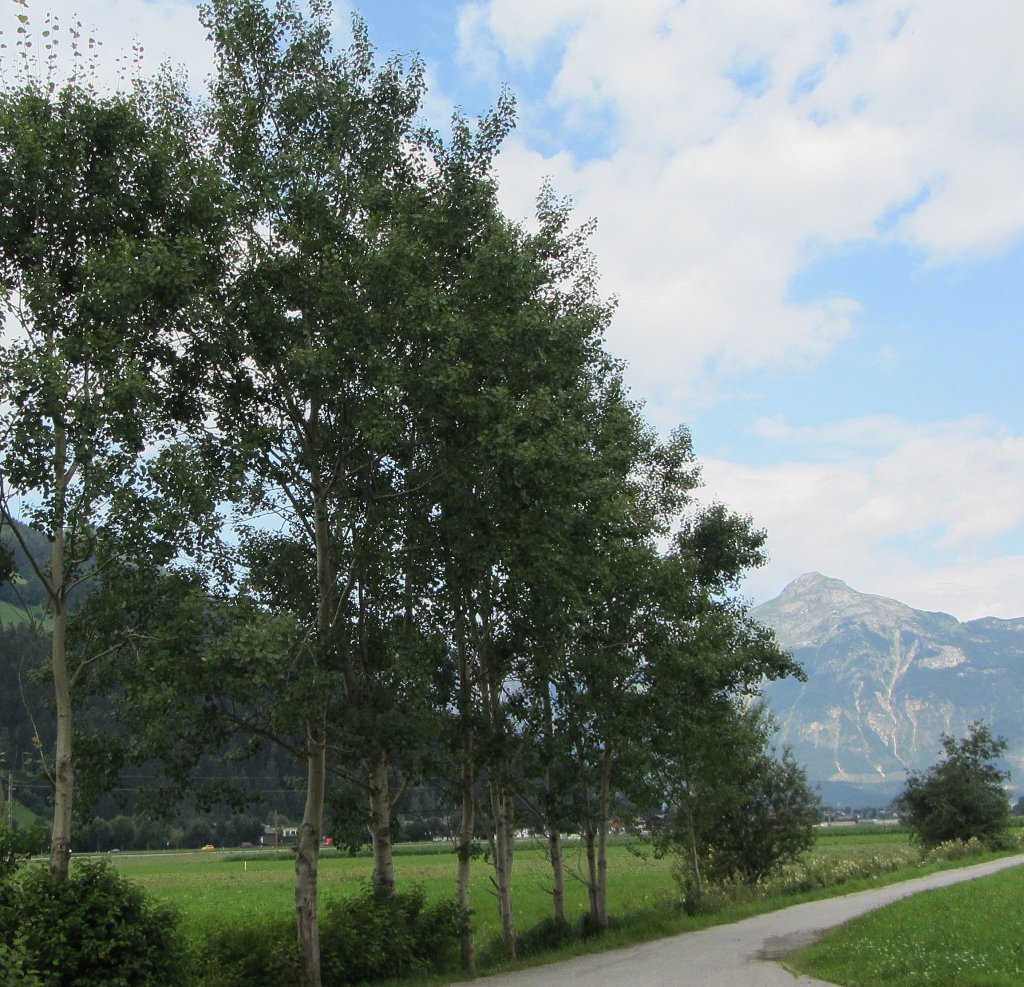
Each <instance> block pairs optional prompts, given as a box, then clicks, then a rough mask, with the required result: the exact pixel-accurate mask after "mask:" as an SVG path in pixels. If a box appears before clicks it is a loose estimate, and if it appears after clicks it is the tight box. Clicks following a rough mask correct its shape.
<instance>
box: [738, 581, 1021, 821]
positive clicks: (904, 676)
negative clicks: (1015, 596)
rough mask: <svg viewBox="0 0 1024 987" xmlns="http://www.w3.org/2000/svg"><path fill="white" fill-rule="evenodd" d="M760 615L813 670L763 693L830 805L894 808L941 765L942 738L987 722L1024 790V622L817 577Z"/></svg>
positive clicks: (785, 594)
mask: <svg viewBox="0 0 1024 987" xmlns="http://www.w3.org/2000/svg"><path fill="white" fill-rule="evenodd" d="M753 613H754V616H755V617H756V618H757V619H758V620H760V621H761V622H762V623H764V624H766V625H768V626H769V627H772V628H773V629H774V630H775V632H776V634H777V636H778V639H779V641H780V643H781V644H782V645H783V647H785V648H786V649H787V650H789V651H791V652H792V654H793V656H794V657H795V658H796V659H797V660H798V661H799V662H800V663H801V664H802V665H803V667H804V670H805V671H806V672H807V676H808V681H807V682H806V683H799V682H792V681H787V682H778V683H771V684H770V685H769V686H768V688H767V689H766V695H767V697H768V701H769V704H770V705H771V707H772V709H773V710H774V712H775V714H776V716H777V718H778V721H779V725H780V728H781V740H782V742H784V743H787V744H790V745H791V746H792V747H793V750H794V753H795V754H796V755H797V757H798V758H799V759H800V760H801V761H802V762H803V763H804V764H805V765H806V766H807V769H808V773H809V775H810V777H811V778H812V779H813V780H815V781H818V782H820V783H822V788H823V792H824V793H825V795H826V798H827V799H829V800H831V801H845V802H847V803H849V804H869V803H870V804H879V803H881V802H884V801H887V800H888V798H890V797H891V796H892V795H893V794H895V793H896V792H898V791H899V789H900V788H901V787H902V785H903V782H904V780H905V778H906V774H907V771H908V770H920V769H922V768H926V767H927V766H928V765H930V764H932V763H934V762H935V760H936V759H937V757H938V755H939V751H940V738H941V735H942V733H943V732H946V733H952V734H954V735H958V736H959V735H963V734H964V733H965V732H966V730H967V727H968V725H969V724H970V723H971V722H972V721H973V720H979V719H980V720H985V721H986V722H987V723H988V724H989V725H990V726H991V727H992V729H993V730H994V731H995V732H996V733H998V734H1002V735H1003V736H1005V737H1006V738H1007V740H1008V741H1009V742H1010V751H1009V756H1008V758H1007V766H1008V767H1009V768H1010V770H1011V771H1012V773H1013V784H1014V786H1015V787H1017V788H1022V789H1024V618H1017V619H1014V620H999V619H996V618H994V617H987V618H984V619H981V620H972V621H968V622H966V623H961V622H960V621H958V620H957V619H956V618H955V617H951V616H950V615H949V614H944V613H930V612H927V611H923V610H914V609H913V608H911V607H908V606H907V605H906V604H903V603H899V602H897V601H896V600H890V599H887V598H885V597H881V596H870V595H868V594H865V593H858V592H857V591H855V590H853V589H851V588H850V587H849V586H847V585H846V584H845V583H844V582H842V581H841V580H838V579H830V578H828V577H826V576H822V575H820V574H819V573H810V574H808V575H805V576H801V577H800V578H799V579H797V580H796V581H795V582H793V583H791V584H790V585H789V586H787V587H786V588H785V589H784V590H783V591H782V593H781V594H780V595H779V596H778V597H776V599H774V600H771V601H770V602H768V603H765V604H763V605H762V606H760V607H756V608H755V609H754V611H753ZM844 796H845V797H844Z"/></svg>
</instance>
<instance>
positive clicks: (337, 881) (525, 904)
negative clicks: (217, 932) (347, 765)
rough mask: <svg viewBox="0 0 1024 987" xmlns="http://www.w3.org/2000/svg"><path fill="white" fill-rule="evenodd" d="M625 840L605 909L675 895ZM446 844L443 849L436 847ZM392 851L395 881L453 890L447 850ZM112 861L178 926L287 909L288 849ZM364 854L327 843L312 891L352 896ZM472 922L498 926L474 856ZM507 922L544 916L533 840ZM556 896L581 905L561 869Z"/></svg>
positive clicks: (615, 852) (518, 867) (545, 902)
mask: <svg viewBox="0 0 1024 987" xmlns="http://www.w3.org/2000/svg"><path fill="white" fill-rule="evenodd" d="M632 846H633V844H631V843H629V842H627V841H620V842H617V843H614V844H613V845H611V846H610V847H609V868H608V908H609V912H610V913H611V914H613V915H622V914H627V913H630V912H636V911H643V910H645V909H650V908H654V907H656V906H657V905H658V904H659V903H662V902H665V901H667V900H668V899H669V898H671V897H673V896H674V895H675V884H674V881H673V878H672V864H671V862H670V861H668V860H655V859H654V858H653V857H652V856H651V855H650V854H647V856H646V859H645V858H643V857H640V856H638V855H637V854H636V853H634V852H632V850H631V847H632ZM577 847H578V844H574V843H572V842H569V843H567V844H566V863H567V867H568V870H569V872H570V873H571V870H572V868H574V867H579V868H581V869H582V867H583V866H584V863H585V862H584V860H583V857H582V848H581V847H580V848H579V854H580V855H579V858H578V859H577ZM445 849H447V848H445ZM402 850H403V852H400V853H399V854H398V855H397V856H396V859H395V878H396V884H397V887H398V888H399V890H408V889H410V888H412V887H413V886H419V887H422V888H423V890H424V891H425V893H426V897H427V901H428V902H434V901H440V900H442V899H450V898H453V897H454V896H455V854H454V852H451V851H450V850H449V851H448V852H437V851H438V848H436V847H434V846H429V847H423V848H422V852H420V853H416V852H413V848H402ZM110 859H111V860H113V861H114V862H115V864H116V866H117V869H118V870H119V871H120V872H121V873H123V874H124V875H125V876H127V877H130V878H131V879H132V880H133V881H135V882H137V883H138V884H140V885H141V886H142V887H144V888H145V889H146V890H147V891H148V892H149V893H150V894H151V895H152V896H153V897H154V898H155V899H156V900H158V901H160V902H166V903H167V904H170V905H173V906H175V907H176V908H178V909H179V911H180V912H181V913H182V920H183V924H184V927H185V930H186V932H187V933H189V934H194V933H198V932H199V931H200V930H202V929H203V928H204V927H207V926H209V925H211V924H215V925H221V924H227V923H230V922H236V921H237V922H242V923H244V922H247V921H251V920H255V919H258V918H265V917H269V916H273V915H275V914H276V915H279V916H280V917H281V919H282V921H284V922H290V921H292V919H293V916H294V878H295V872H294V858H293V856H292V855H291V853H290V852H287V851H278V852H277V853H276V854H275V853H274V852H273V851H265V850H257V851H230V850H227V851H213V852H210V851H207V852H194V853H154V854H142V853H140V854H130V853H122V854H118V855H117V856H114V857H111V858H110ZM372 866H373V861H372V860H371V859H370V858H369V857H349V856H345V855H342V854H341V853H339V852H337V851H334V850H327V851H325V852H324V854H323V856H321V858H320V868H319V874H320V900H321V902H322V903H326V902H329V901H332V900H337V899H341V898H345V897H349V896H353V895H355V894H356V893H357V892H358V891H359V890H361V889H362V888H363V887H364V886H365V884H366V882H367V881H369V879H370V872H371V869H372ZM472 870H473V887H472V908H473V912H474V915H473V924H474V929H475V930H476V933H477V936H478V940H479V944H480V945H485V944H486V943H487V942H488V941H489V940H490V938H491V937H493V936H497V935H498V934H499V931H500V923H499V920H498V910H497V903H496V901H495V898H494V895H493V894H492V893H491V887H492V885H491V875H492V874H493V869H492V867H491V865H490V863H489V861H486V860H484V859H483V858H482V857H481V858H478V859H476V860H474V861H473V865H472ZM512 880H513V895H514V901H515V908H516V925H517V928H518V929H519V930H520V931H525V930H526V929H528V928H529V927H530V926H532V925H534V924H536V923H537V922H539V921H541V919H544V918H547V917H548V916H550V915H551V896H550V893H549V889H550V887H551V868H550V865H549V864H548V861H547V859H546V857H545V854H544V850H543V848H542V847H541V846H540V845H531V844H524V845H522V846H520V847H518V848H517V850H516V856H515V865H514V869H513V877H512ZM566 898H567V907H568V910H569V915H570V917H571V918H576V917H578V916H580V915H582V914H583V913H584V912H585V911H586V910H587V894H586V889H585V887H584V886H583V884H582V883H581V882H580V881H577V880H575V879H573V878H572V877H570V876H568V874H567V880H566Z"/></svg>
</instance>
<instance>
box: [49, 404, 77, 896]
mask: <svg viewBox="0 0 1024 987" xmlns="http://www.w3.org/2000/svg"><path fill="white" fill-rule="evenodd" d="M54 446H55V447H54V523H53V546H52V549H51V554H50V583H51V591H52V597H53V635H52V638H51V643H50V664H51V666H52V670H53V695H54V702H55V704H56V712H57V746H56V751H55V755H54V779H53V830H52V832H51V835H50V873H51V874H52V875H53V876H54V877H55V878H56V879H57V880H58V881H66V880H67V878H68V869H69V865H70V860H71V810H72V803H73V799H74V793H75V771H74V763H73V750H72V737H73V730H72V714H71V676H70V674H69V672H68V648H67V630H68V609H67V598H66V593H65V584H64V564H65V558H64V551H65V542H64V539H65V530H64V525H65V497H66V491H67V475H66V470H67V433H66V430H65V429H64V427H63V425H62V424H61V423H59V422H55V427H54Z"/></svg>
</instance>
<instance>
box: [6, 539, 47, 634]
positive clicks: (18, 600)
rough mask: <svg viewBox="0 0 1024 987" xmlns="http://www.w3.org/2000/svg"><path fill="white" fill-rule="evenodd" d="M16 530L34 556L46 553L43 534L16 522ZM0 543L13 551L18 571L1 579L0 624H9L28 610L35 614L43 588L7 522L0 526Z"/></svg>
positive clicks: (25, 615) (24, 617)
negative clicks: (9, 578)
mask: <svg viewBox="0 0 1024 987" xmlns="http://www.w3.org/2000/svg"><path fill="white" fill-rule="evenodd" d="M18 531H19V533H20V535H21V537H22V538H23V539H24V540H25V542H26V544H27V545H28V546H29V547H30V549H31V551H32V553H33V555H35V557H36V558H37V559H46V558H48V557H49V554H50V548H49V543H48V541H47V539H46V536H45V535H43V534H40V533H39V532H38V531H34V530H33V529H32V528H26V527H25V526H24V525H18ZM0 546H2V547H3V548H5V549H7V550H8V551H10V552H11V554H12V555H13V557H14V567H15V570H16V573H17V574H16V575H15V577H14V579H13V580H12V581H11V582H7V583H0V627H12V626H14V625H15V624H21V623H23V622H24V621H26V620H27V619H28V613H29V612H31V613H32V614H33V615H38V613H39V608H40V607H41V606H42V604H43V601H44V599H45V597H46V591H45V590H44V589H43V586H42V584H41V583H40V582H39V580H38V579H37V578H36V576H35V574H34V573H33V571H32V567H31V565H30V564H29V561H28V559H27V558H26V556H25V552H24V551H23V550H22V548H21V544H20V542H19V541H18V539H17V538H15V537H14V535H13V534H12V532H11V530H10V528H8V527H6V526H4V527H3V528H0Z"/></svg>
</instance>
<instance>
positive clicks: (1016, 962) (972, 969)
mask: <svg viewBox="0 0 1024 987" xmlns="http://www.w3.org/2000/svg"><path fill="white" fill-rule="evenodd" d="M1022 900H1024V868H1013V869H1012V870H1008V871H1004V872H1001V873H999V874H994V875H992V876H991V877H986V878H980V879H978V880H976V881H970V882H967V883H965V884H957V885H953V886H952V887H948V888H940V889H937V890H934V891H926V892H923V893H922V894H919V895H915V896H914V897H912V898H907V899H905V900H903V901H899V902H896V903H895V904H892V905H888V906H887V907H885V908H881V909H879V910H878V911H875V912H871V913H870V914H868V915H865V916H863V917H862V918H859V919H855V920H854V921H852V922H850V923H848V924H847V925H844V926H842V927H841V928H839V929H835V930H833V931H832V932H829V933H827V934H826V935H825V937H824V938H823V939H822V941H821V942H819V943H817V944H815V945H814V946H811V947H809V948H808V949H806V950H804V951H803V952H801V953H799V954H798V955H797V956H795V957H792V958H791V959H790V962H789V963H788V964H787V965H789V966H790V967H792V968H793V969H795V970H798V971H800V972H801V973H806V974H809V975H810V976H813V977H818V978H820V979H822V980H828V981H831V982H832V983H837V984H846V985H849V987H890V985H891V987H901V985H905V984H912V985H920V987H1020V985H1021V984H1024V909H1022V907H1021V901H1022Z"/></svg>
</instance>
